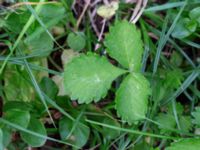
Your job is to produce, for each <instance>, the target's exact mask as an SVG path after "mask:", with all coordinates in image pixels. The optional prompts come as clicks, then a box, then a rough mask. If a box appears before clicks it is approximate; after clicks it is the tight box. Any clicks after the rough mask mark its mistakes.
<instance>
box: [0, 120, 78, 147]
mask: <svg viewBox="0 0 200 150" xmlns="http://www.w3.org/2000/svg"><path fill="white" fill-rule="evenodd" d="M0 122H1V123H4V124H6V125H8V126H10V127H13V128H15V129H17V130H20V131H23V132H26V133H29V134H31V135H34V136H37V137H40V138H45V139H47V140H50V141H53V142H57V143H60V144H65V145H69V146H72V147H74V148H79V147H77V146H76V145H73V144H71V143H68V142H64V141H61V140H57V139H54V138H51V137H48V136H44V135H42V134H38V133H36V132H33V131H31V130H28V129H26V128H23V127H21V126H19V125H17V124H14V123H12V122H9V121H7V120H5V119H3V118H0Z"/></svg>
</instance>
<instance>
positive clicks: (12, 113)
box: [4, 109, 30, 128]
mask: <svg viewBox="0 0 200 150" xmlns="http://www.w3.org/2000/svg"><path fill="white" fill-rule="evenodd" d="M4 118H5V119H7V120H9V121H10V122H12V123H15V124H17V125H19V126H22V127H24V128H26V127H27V126H28V124H29V121H30V113H29V112H28V111H24V110H20V109H10V110H7V111H6V112H5V115H4Z"/></svg>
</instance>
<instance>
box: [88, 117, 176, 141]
mask: <svg viewBox="0 0 200 150" xmlns="http://www.w3.org/2000/svg"><path fill="white" fill-rule="evenodd" d="M85 121H86V122H88V123H91V124H94V125H100V126H103V127H107V128H110V129H114V130H119V131H123V132H128V133H132V134H137V135H144V136H150V137H156V138H161V139H172V140H175V139H176V140H178V139H180V138H178V137H171V136H165V135H158V134H153V133H147V132H141V131H136V130H132V129H126V128H120V127H116V126H112V125H109V124H105V123H101V122H97V121H93V120H89V119H86V120H85Z"/></svg>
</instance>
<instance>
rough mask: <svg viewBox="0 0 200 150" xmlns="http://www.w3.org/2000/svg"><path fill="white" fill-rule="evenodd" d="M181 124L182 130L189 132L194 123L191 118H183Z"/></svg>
mask: <svg viewBox="0 0 200 150" xmlns="http://www.w3.org/2000/svg"><path fill="white" fill-rule="evenodd" d="M179 123H180V127H181V130H182V131H184V132H189V131H190V130H191V128H192V122H191V117H190V116H181V117H180V120H179Z"/></svg>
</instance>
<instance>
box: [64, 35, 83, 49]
mask: <svg viewBox="0 0 200 150" xmlns="http://www.w3.org/2000/svg"><path fill="white" fill-rule="evenodd" d="M67 43H68V45H69V47H70V48H71V49H73V50H75V51H80V50H82V49H83V48H84V47H85V44H86V40H85V37H84V34H83V33H80V32H79V33H70V34H69V35H68V37H67Z"/></svg>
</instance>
